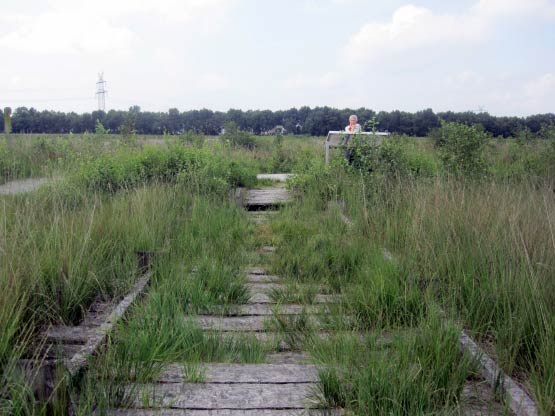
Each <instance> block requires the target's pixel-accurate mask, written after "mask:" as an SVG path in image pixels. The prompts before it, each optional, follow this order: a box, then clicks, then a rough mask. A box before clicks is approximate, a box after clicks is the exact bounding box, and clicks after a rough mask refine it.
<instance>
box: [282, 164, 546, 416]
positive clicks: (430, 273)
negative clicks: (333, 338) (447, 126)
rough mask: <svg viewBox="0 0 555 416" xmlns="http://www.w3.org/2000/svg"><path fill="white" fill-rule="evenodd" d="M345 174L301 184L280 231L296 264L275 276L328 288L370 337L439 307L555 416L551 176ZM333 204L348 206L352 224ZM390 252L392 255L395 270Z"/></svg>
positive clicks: (310, 176) (319, 175)
mask: <svg viewBox="0 0 555 416" xmlns="http://www.w3.org/2000/svg"><path fill="white" fill-rule="evenodd" d="M344 169H345V168H344V167H343V166H342V165H341V164H339V165H335V166H332V167H330V168H322V167H317V166H315V167H314V168H313V169H312V170H311V171H309V172H308V173H307V174H306V176H301V177H299V178H297V180H296V181H295V182H294V183H293V186H294V189H296V190H297V192H301V194H300V196H299V199H298V205H295V206H292V207H291V208H290V210H289V211H286V212H284V215H283V216H282V218H278V219H277V220H276V222H275V224H274V226H273V229H274V232H275V233H276V234H277V236H276V237H274V238H275V241H277V243H278V244H279V245H280V246H279V250H280V251H281V252H283V253H284V254H285V255H286V256H287V257H286V258H288V257H289V256H290V257H291V261H290V262H288V261H287V260H285V259H283V260H277V261H276V263H275V265H274V267H275V268H276V270H277V271H279V272H282V273H285V274H286V275H288V276H290V277H292V278H295V279H301V280H302V279H308V280H310V279H319V280H320V281H323V282H328V283H329V284H330V286H332V287H334V288H335V290H337V291H339V292H341V293H343V294H344V296H345V304H346V306H345V308H346V309H345V310H346V311H348V313H350V314H353V315H354V316H355V317H356V325H357V326H358V328H363V329H367V330H376V329H379V330H383V329H386V330H395V329H400V328H406V327H414V328H416V329H422V328H425V327H426V325H429V322H430V319H431V315H430V311H431V310H433V308H434V307H435V306H434V305H435V304H440V305H441V306H442V307H443V308H444V309H445V310H446V311H447V315H448V317H449V318H451V319H453V320H455V321H458V322H461V324H462V325H463V326H464V327H465V328H467V329H468V330H469V331H470V332H471V333H473V334H474V335H475V336H476V337H477V338H478V339H479V340H481V341H483V345H485V346H486V347H487V350H488V352H490V353H492V354H493V355H494V357H495V358H496V360H497V361H498V362H499V364H500V365H501V366H502V367H503V368H504V369H505V370H506V371H507V372H508V373H509V374H518V376H519V378H520V379H523V380H524V383H525V385H526V386H527V387H528V388H529V389H530V391H531V392H532V394H533V396H534V398H535V399H536V400H537V401H538V403H539V405H540V408H541V409H542V412H543V413H545V414H553V412H555V407H554V402H553V397H555V390H554V388H555V384H554V378H553V374H554V372H553V369H554V367H553V364H554V363H553V359H552V357H553V356H555V354H554V352H555V351H554V350H553V342H552V336H553V333H554V328H555V326H554V324H553V316H555V309H554V305H555V289H554V288H555V286H554V285H555V280H554V279H553V276H554V272H555V263H554V260H553V259H555V239H554V238H553V236H554V235H555V197H554V194H553V191H552V178H550V177H548V176H547V177H544V178H543V179H541V178H538V177H537V176H531V177H530V178H529V179H527V178H526V177H520V178H519V179H518V181H511V182H507V181H506V180H505V179H496V178H494V177H489V178H482V179H479V180H469V179H466V178H457V179H455V178H450V177H442V176H438V177H436V178H426V177H420V178H414V177H410V176H409V177H407V176H397V175H393V176H390V175H385V174H384V173H383V171H380V170H375V171H372V172H370V174H367V173H364V174H360V173H356V172H353V173H351V174H347V175H346V174H345V173H344ZM330 201H331V202H332V203H333V202H334V201H339V204H335V205H333V207H336V206H337V205H341V203H342V202H345V207H346V213H347V215H348V216H349V217H350V218H351V220H352V221H353V225H352V226H351V227H348V226H346V225H344V224H343V223H342V221H341V218H340V216H339V212H338V209H337V208H333V207H331V208H330V207H329V206H328V203H329V202H330ZM382 247H387V248H388V249H389V250H391V251H393V253H394V258H395V260H394V261H393V262H388V261H386V260H385V259H384V257H383V256H382V255H381V250H382ZM380 257H381V260H380ZM332 381H333V380H332ZM367 381H368V380H367ZM430 393H431V391H430ZM396 394H397V393H396ZM363 413H364V412H363Z"/></svg>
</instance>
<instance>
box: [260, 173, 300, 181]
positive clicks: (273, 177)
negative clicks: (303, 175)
mask: <svg viewBox="0 0 555 416" xmlns="http://www.w3.org/2000/svg"><path fill="white" fill-rule="evenodd" d="M293 176H295V174H293V173H259V174H258V175H256V179H259V180H264V179H267V180H270V181H276V182H287V180H288V179H289V178H292V177H293Z"/></svg>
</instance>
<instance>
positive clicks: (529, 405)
mask: <svg viewBox="0 0 555 416" xmlns="http://www.w3.org/2000/svg"><path fill="white" fill-rule="evenodd" d="M459 343H460V348H461V349H462V350H463V351H468V352H469V353H470V355H471V356H472V357H473V358H474V359H475V360H477V361H478V364H479V365H478V369H479V371H480V374H481V375H482V377H484V379H485V380H487V381H488V383H490V385H492V386H495V387H497V388H499V389H500V391H501V392H502V393H503V395H504V396H505V398H506V400H507V401H508V404H509V407H510V409H511V411H512V412H514V414H516V415H517V416H536V415H538V414H539V412H538V408H537V406H536V403H535V402H534V401H533V400H532V399H531V398H530V396H528V394H527V393H526V392H525V391H524V390H523V389H522V388H521V387H520V386H519V385H518V384H517V383H515V382H514V380H513V379H512V378H511V377H509V376H508V375H506V374H505V373H504V372H503V370H502V369H501V368H499V366H498V365H497V364H496V363H495V361H493V360H492V359H491V358H490V357H489V355H488V354H486V353H485V352H484V351H483V350H482V349H481V348H480V347H479V346H478V344H476V343H475V342H474V341H473V340H472V338H470V337H469V336H468V335H467V334H466V332H464V331H461V334H460V337H459Z"/></svg>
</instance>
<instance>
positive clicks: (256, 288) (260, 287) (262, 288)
mask: <svg viewBox="0 0 555 416" xmlns="http://www.w3.org/2000/svg"><path fill="white" fill-rule="evenodd" d="M259 276H260V275H259ZM246 287H247V289H249V292H250V293H253V294H254V293H266V294H268V293H271V292H272V291H274V290H284V289H285V287H286V286H285V285H284V284H282V283H247V284H246Z"/></svg>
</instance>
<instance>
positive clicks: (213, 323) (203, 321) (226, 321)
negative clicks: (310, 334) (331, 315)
mask: <svg viewBox="0 0 555 416" xmlns="http://www.w3.org/2000/svg"><path fill="white" fill-rule="evenodd" d="M192 319H194V322H197V323H198V325H199V326H200V327H201V328H202V329H203V330H205V331H224V332H231V331H239V332H264V331H265V330H266V329H267V328H268V323H269V318H268V317H266V316H229V317H220V316H198V317H195V318H192ZM307 319H308V320H309V321H310V324H311V325H312V327H313V328H315V329H317V328H321V326H322V325H321V324H320V321H319V320H318V318H317V317H316V315H307Z"/></svg>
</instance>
